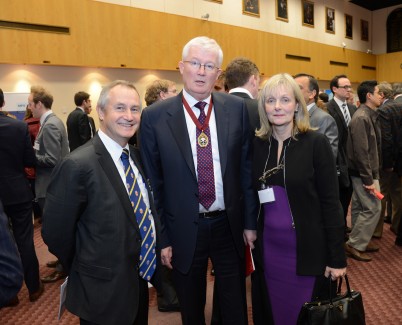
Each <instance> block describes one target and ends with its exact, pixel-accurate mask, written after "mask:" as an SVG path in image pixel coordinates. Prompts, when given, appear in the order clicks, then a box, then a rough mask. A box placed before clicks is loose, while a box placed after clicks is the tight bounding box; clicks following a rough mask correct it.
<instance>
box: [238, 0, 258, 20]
mask: <svg viewBox="0 0 402 325" xmlns="http://www.w3.org/2000/svg"><path fill="white" fill-rule="evenodd" d="M242 1H243V14H245V15H250V16H256V17H260V0H242Z"/></svg>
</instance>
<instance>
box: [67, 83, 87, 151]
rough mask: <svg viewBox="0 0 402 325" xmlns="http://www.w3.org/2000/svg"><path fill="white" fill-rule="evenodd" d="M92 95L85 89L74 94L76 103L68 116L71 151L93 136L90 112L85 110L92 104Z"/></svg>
mask: <svg viewBox="0 0 402 325" xmlns="http://www.w3.org/2000/svg"><path fill="white" fill-rule="evenodd" d="M89 97H90V95H89V94H88V93H86V92H85V91H79V92H78V93H76V94H75V95H74V103H75V105H76V108H75V110H73V111H72V112H71V113H70V114H69V115H68V117H67V133H68V144H69V146H70V152H71V151H74V150H75V149H77V148H78V147H80V146H82V145H83V144H84V143H86V142H87V141H89V140H90V139H91V138H92V132H91V125H90V124H89V119H88V114H87V113H86V112H85V110H86V109H87V107H88V106H91V100H90V99H89Z"/></svg>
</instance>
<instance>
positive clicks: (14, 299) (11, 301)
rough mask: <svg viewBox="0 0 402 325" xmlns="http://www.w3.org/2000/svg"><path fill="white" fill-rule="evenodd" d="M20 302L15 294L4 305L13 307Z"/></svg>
mask: <svg viewBox="0 0 402 325" xmlns="http://www.w3.org/2000/svg"><path fill="white" fill-rule="evenodd" d="M19 303H20V300H19V299H18V296H15V297H14V298H12V299H10V300H9V301H8V302H7V303H6V304H5V305H4V307H15V306H17V305H18V304H19Z"/></svg>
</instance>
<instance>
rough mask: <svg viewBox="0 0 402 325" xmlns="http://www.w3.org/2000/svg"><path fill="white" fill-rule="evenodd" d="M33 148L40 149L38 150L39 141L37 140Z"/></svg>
mask: <svg viewBox="0 0 402 325" xmlns="http://www.w3.org/2000/svg"><path fill="white" fill-rule="evenodd" d="M33 148H34V149H35V150H38V151H39V150H40V144H39V141H35V143H34V146H33Z"/></svg>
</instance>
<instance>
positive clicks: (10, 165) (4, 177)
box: [0, 89, 43, 305]
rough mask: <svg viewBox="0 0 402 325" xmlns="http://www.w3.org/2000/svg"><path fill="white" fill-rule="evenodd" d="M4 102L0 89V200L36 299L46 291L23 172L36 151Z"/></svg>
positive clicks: (32, 164)
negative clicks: (7, 112) (6, 110)
mask: <svg viewBox="0 0 402 325" xmlns="http://www.w3.org/2000/svg"><path fill="white" fill-rule="evenodd" d="M4 104H5V102H4V94H3V91H2V90H1V89H0V157H1V159H0V200H1V201H2V202H3V205H4V211H5V213H6V215H7V216H8V218H9V219H10V221H11V225H12V230H13V234H14V238H15V241H16V243H17V246H18V250H19V253H20V255H21V260H22V265H23V268H24V279H25V284H26V286H27V288H28V291H29V298H30V300H31V301H35V300H37V299H38V298H39V297H40V295H41V294H42V293H43V284H42V283H41V281H40V279H39V263H38V258H37V257H36V253H35V246H34V240H33V224H32V192H31V189H30V187H29V183H28V179H27V178H26V177H25V172H24V167H34V166H35V153H34V151H33V149H32V144H31V139H30V136H29V131H28V125H27V124H26V123H24V122H22V121H18V120H15V119H13V118H11V117H8V116H7V115H5V114H3V112H2V107H3V106H4ZM0 249H2V250H3V249H5V248H4V247H1V248H0ZM13 301H14V305H16V304H18V297H15V298H13Z"/></svg>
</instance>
